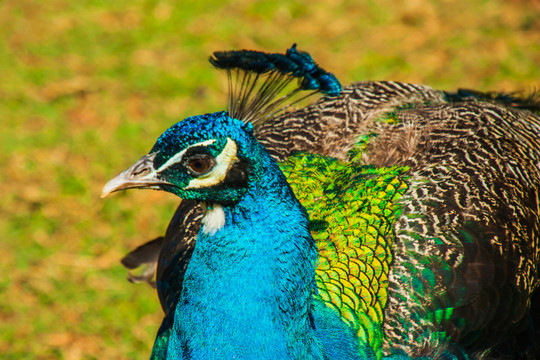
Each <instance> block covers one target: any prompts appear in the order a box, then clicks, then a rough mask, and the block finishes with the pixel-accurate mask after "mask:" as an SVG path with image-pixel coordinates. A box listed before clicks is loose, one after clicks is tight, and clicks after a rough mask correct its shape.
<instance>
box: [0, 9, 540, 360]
mask: <svg viewBox="0 0 540 360" xmlns="http://www.w3.org/2000/svg"><path fill="white" fill-rule="evenodd" d="M406 3H407V5H397V3H396V2H394V1H390V0H382V1H363V2H358V1H342V2H338V1H329V0H328V1H321V2H317V3H316V4H313V3H312V1H308V0H305V1H294V2H285V1H274V0H272V1H270V0H268V1H257V2H255V1H246V0H244V1H238V2H234V3H232V2H231V3H230V4H224V3H223V2H220V1H206V2H188V1H185V2H181V1H179V2H176V3H172V2H165V1H157V0H135V1H127V0H119V1H97V0H96V1H89V0H88V1H67V0H49V1H44V2H35V1H29V0H5V1H2V2H0V23H1V24H2V31H0V78H1V81H0V119H1V124H2V131H0V164H1V165H2V171H0V181H1V185H2V186H1V195H2V201H1V204H0V238H1V240H0V254H1V255H2V259H1V261H0V272H1V273H2V276H1V277H0V295H1V296H0V353H1V354H2V356H1V357H2V359H56V358H60V359H144V358H147V357H148V354H149V351H150V348H151V345H152V341H153V337H154V334H155V332H156V330H157V327H158V326H159V322H160V318H161V310H160V307H159V303H158V301H157V297H156V295H155V294H154V292H153V291H152V290H151V289H150V288H148V287H146V286H135V285H132V284H129V283H128V282H127V281H126V280H125V278H126V273H125V271H124V270H123V268H122V267H121V265H120V264H119V259H120V258H121V257H122V255H123V254H124V253H125V252H126V251H127V250H128V249H130V248H132V247H134V246H137V245H138V244H140V243H142V242H144V241H146V240H148V239H150V238H152V237H154V236H156V235H159V234H161V233H162V232H163V231H164V229H165V227H166V225H167V223H168V221H169V218H170V216H171V215H172V213H173V211H174V208H175V204H176V199H175V198H174V197H173V196H171V195H169V194H166V193H158V192H130V193H126V194H119V195H117V196H116V197H115V198H111V199H107V200H101V199H99V193H100V190H101V187H102V186H103V184H104V183H105V182H106V180H108V179H109V178H111V177H112V176H114V175H115V174H116V173H118V172H119V171H121V170H123V169H124V168H125V167H126V166H128V165H129V164H131V163H132V162H133V161H134V160H136V159H138V158H139V157H140V156H141V155H143V154H145V153H146V152H147V151H148V150H149V148H150V147H151V145H152V144H153V142H154V140H155V138H156V137H157V136H158V135H159V134H160V133H161V132H162V131H163V130H164V129H165V128H167V127H168V126H170V125H171V124H172V123H174V122H176V121H178V120H179V119H181V118H183V117H185V116H188V115H194V114H199V113H204V112H212V111H217V110H221V109H223V108H224V105H225V95H224V92H223V90H224V86H223V84H224V77H222V76H220V75H219V74H217V73H216V71H214V70H212V69H211V67H210V66H209V64H208V63H207V58H208V56H209V55H210V54H211V53H212V51H215V50H224V49H239V48H252V49H257V50H268V51H284V50H285V49H286V48H288V47H289V46H290V45H291V44H292V43H293V42H297V43H298V44H299V48H300V49H301V50H307V51H309V52H311V53H312V54H313V55H314V57H315V59H316V60H317V61H318V62H319V63H320V64H321V66H323V67H324V68H325V69H328V70H330V71H332V72H334V73H335V74H336V75H337V76H338V77H339V78H340V79H341V80H342V81H343V83H345V84H347V83H350V82H352V81H354V80H366V79H384V80H399V81H409V82H418V83H424V84H427V85H432V86H434V87H438V88H443V89H454V88H457V87H468V88H477V89H483V90H507V91H515V90H528V89H529V88H531V87H536V88H539V87H540V67H539V66H538V65H539V64H540V38H539V36H538V34H539V33H540V22H539V20H538V19H540V9H539V7H538V5H534V4H538V3H537V2H536V3H534V2H532V3H531V2H527V1H517V0H516V1H480V0H476V1H465V0H462V1H449V0H448V1H442V2H438V3H437V5H435V3H434V2H428V1H426V0H419V1H413V2H406ZM535 6H536V7H535Z"/></svg>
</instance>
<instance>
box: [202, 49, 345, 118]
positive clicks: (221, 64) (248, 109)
mask: <svg viewBox="0 0 540 360" xmlns="http://www.w3.org/2000/svg"><path fill="white" fill-rule="evenodd" d="M210 63H211V64H212V65H213V66H214V67H216V68H217V69H222V70H225V71H227V76H228V81H229V103H228V113H229V116H231V117H233V118H236V119H239V120H242V121H244V122H251V123H253V124H254V125H256V124H257V123H260V122H262V121H264V120H265V119H267V118H269V117H270V116H273V115H275V114H277V113H279V112H281V111H283V110H285V109H286V108H288V107H289V106H291V105H293V104H296V103H297V102H299V101H301V100H303V99H305V98H307V97H309V96H311V95H313V94H315V93H318V92H322V93H323V94H325V95H328V96H337V95H339V94H340V92H341V90H342V87H341V84H340V83H339V81H338V80H337V79H336V77H335V76H334V74H332V73H329V72H327V71H325V70H324V69H322V68H320V67H319V66H318V65H317V64H316V63H315V62H314V61H313V58H312V57H311V55H309V54H308V53H306V52H302V51H298V50H296V44H293V46H292V47H291V48H290V49H288V50H287V51H286V53H285V54H278V53H272V54H269V53H264V52H261V51H254V50H233V51H217V52H215V53H214V55H213V56H212V57H210ZM293 80H297V81H298V86H297V87H296V88H294V89H293V90H292V91H290V92H289V93H286V94H285V95H283V96H281V97H278V95H280V93H281V92H282V91H283V90H284V89H285V88H286V87H287V86H288V85H289V84H290V83H291V82H292V81H293ZM302 90H308V91H309V92H308V93H307V94H306V95H303V96H302V95H299V94H300V93H301V91H302Z"/></svg>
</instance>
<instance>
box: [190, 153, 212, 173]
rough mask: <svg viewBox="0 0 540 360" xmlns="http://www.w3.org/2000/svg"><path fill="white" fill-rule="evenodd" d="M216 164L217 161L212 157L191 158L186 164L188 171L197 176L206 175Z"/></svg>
mask: <svg viewBox="0 0 540 360" xmlns="http://www.w3.org/2000/svg"><path fill="white" fill-rule="evenodd" d="M215 164H216V161H215V160H214V158H213V157H211V156H207V155H206V156H194V157H191V158H189V159H188V160H187V161H186V162H185V166H186V167H187V169H188V170H189V171H190V172H191V173H192V174H193V175H196V176H200V175H204V174H206V173H208V172H209V171H210V170H212V168H213V167H214V165H215Z"/></svg>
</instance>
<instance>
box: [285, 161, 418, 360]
mask: <svg viewBox="0 0 540 360" xmlns="http://www.w3.org/2000/svg"><path fill="white" fill-rule="evenodd" d="M280 166H281V169H282V171H283V172H284V173H285V175H286V176H287V179H288V181H289V183H290V184H291V187H292V188H293V191H294V192H295V195H296V196H297V198H298V199H299V200H300V202H301V203H302V205H303V206H304V207H306V209H307V211H308V213H309V216H310V221H311V222H312V223H314V224H315V226H312V235H313V238H314V239H315V242H316V245H317V247H318V249H319V263H318V266H317V269H316V273H317V286H318V289H317V292H316V293H317V297H318V298H319V299H320V300H322V301H323V302H324V303H325V304H326V305H327V306H328V307H330V308H333V309H335V310H336V311H338V312H339V313H340V315H341V317H342V318H343V320H344V321H346V322H348V323H349V324H350V325H351V326H353V328H354V329H355V330H356V332H357V334H358V336H359V337H360V340H361V341H363V342H367V343H369V344H370V346H371V348H372V349H373V350H374V351H375V352H376V353H377V355H378V357H379V358H380V357H382V344H383V330H382V323H383V320H384V319H383V318H384V314H383V312H384V308H385V305H386V301H387V286H388V273H389V269H390V264H391V262H392V243H393V239H394V233H393V230H392V229H393V224H394V223H395V222H396V220H397V218H398V217H399V215H400V205H399V199H400V198H401V196H402V195H403V194H404V193H405V191H406V190H407V184H406V182H405V180H404V175H403V174H404V172H405V171H407V168H406V167H390V168H375V167H373V166H357V165H354V164H353V163H344V162H341V161H339V160H337V159H333V158H327V157H323V156H319V155H312V154H306V153H299V154H297V155H294V156H292V157H290V158H289V159H288V160H287V161H285V162H284V163H282V164H281V165H280Z"/></svg>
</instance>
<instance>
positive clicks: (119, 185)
mask: <svg viewBox="0 0 540 360" xmlns="http://www.w3.org/2000/svg"><path fill="white" fill-rule="evenodd" d="M155 156H156V154H155V153H154V154H149V155H145V156H143V157H142V158H140V159H139V160H137V162H135V163H134V164H133V165H131V166H130V167H129V168H128V169H127V170H125V171H123V172H121V173H120V174H118V175H117V176H115V177H114V178H113V179H111V180H110V181H109V182H108V183H107V184H105V186H104V187H103V190H102V191H101V197H102V198H104V197H107V196H108V195H109V194H110V193H113V192H115V191H120V190H127V189H137V188H147V189H148V188H150V189H159V188H160V186H161V185H171V184H169V183H168V182H166V181H163V180H160V179H158V178H157V172H156V170H155V169H154V158H155Z"/></svg>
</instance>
